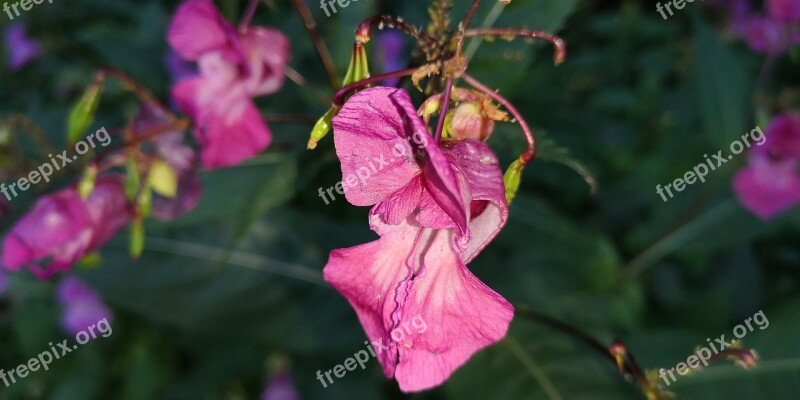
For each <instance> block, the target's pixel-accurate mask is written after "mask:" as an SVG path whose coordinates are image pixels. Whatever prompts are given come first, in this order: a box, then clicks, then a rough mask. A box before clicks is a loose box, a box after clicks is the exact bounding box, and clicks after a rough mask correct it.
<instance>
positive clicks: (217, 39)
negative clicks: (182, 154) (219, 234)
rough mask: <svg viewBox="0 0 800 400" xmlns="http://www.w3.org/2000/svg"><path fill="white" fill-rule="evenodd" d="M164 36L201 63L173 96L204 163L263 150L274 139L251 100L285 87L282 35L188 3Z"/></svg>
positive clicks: (207, 4) (195, 0)
mask: <svg viewBox="0 0 800 400" xmlns="http://www.w3.org/2000/svg"><path fill="white" fill-rule="evenodd" d="M167 38H168V41H169V43H170V45H171V46H172V49H173V50H174V51H175V52H176V53H177V54H178V55H179V56H181V57H182V58H183V59H184V60H188V61H195V62H197V63H198V65H199V71H200V74H199V75H197V76H194V77H191V78H187V79H184V80H182V81H181V82H180V83H178V84H177V85H175V86H174V87H173V89H172V96H173V97H174V99H175V101H176V102H177V103H178V105H179V106H180V107H181V108H182V109H183V110H184V111H185V112H186V113H188V114H189V116H190V117H192V119H193V120H194V123H195V130H194V134H195V137H196V138H197V140H198V142H199V143H200V145H201V146H202V153H201V159H202V162H203V165H204V166H205V167H206V168H208V169H213V168H219V167H226V166H231V165H235V164H238V163H239V162H241V161H243V160H245V159H247V158H250V157H252V156H254V155H256V154H258V153H259V152H261V151H262V150H264V149H265V148H266V147H267V146H268V145H269V143H270V141H271V139H272V135H271V133H270V131H269V128H268V127H267V125H266V123H265V122H264V119H263V118H262V116H261V114H260V112H259V111H258V109H257V108H256V106H255V104H254V103H253V100H252V98H253V97H255V96H261V95H266V94H271V93H275V92H277V91H278V90H279V89H280V88H281V86H282V85H283V80H284V70H285V68H286V63H287V61H288V58H289V41H288V39H287V38H286V36H284V35H283V34H282V33H281V32H279V31H277V30H274V29H268V28H261V27H242V28H239V30H237V29H236V28H235V27H234V26H233V25H231V24H230V23H229V22H227V21H225V19H224V18H223V17H222V15H221V14H220V13H219V11H218V10H217V8H216V7H215V6H214V3H213V2H212V1H211V0H188V1H186V2H184V3H183V4H182V5H181V6H180V7H179V8H178V11H177V12H176V13H175V16H174V18H173V20H172V23H171V25H170V27H169V32H168V34H167Z"/></svg>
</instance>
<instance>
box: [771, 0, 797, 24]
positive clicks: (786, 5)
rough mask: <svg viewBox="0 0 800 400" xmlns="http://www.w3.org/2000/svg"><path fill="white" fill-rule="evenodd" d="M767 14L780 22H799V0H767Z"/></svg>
mask: <svg viewBox="0 0 800 400" xmlns="http://www.w3.org/2000/svg"><path fill="white" fill-rule="evenodd" d="M767 11H768V12H769V15H770V16H771V17H772V18H774V19H775V20H777V21H781V22H788V23H794V22H800V0H767Z"/></svg>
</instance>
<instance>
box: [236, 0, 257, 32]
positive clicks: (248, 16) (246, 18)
mask: <svg viewBox="0 0 800 400" xmlns="http://www.w3.org/2000/svg"><path fill="white" fill-rule="evenodd" d="M259 3H260V2H259V1H258V0H250V3H248V4H247V8H246V9H245V11H244V14H242V18H241V20H240V22H239V27H240V28H246V27H248V26H250V21H252V20H253V16H254V15H255V14H256V9H257V8H258V4H259Z"/></svg>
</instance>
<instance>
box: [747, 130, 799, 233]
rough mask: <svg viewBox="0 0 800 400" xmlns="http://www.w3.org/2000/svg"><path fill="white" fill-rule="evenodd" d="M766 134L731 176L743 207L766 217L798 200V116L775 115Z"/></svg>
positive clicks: (775, 213)
mask: <svg viewBox="0 0 800 400" xmlns="http://www.w3.org/2000/svg"><path fill="white" fill-rule="evenodd" d="M765 136H766V142H764V144H763V145H762V146H759V147H756V148H754V149H753V150H752V151H751V152H750V155H749V165H748V166H747V167H745V168H743V169H742V170H740V171H739V172H738V173H736V175H735V176H734V178H733V189H734V192H735V193H736V196H737V197H738V198H739V201H740V202H741V203H742V205H743V206H744V207H745V208H747V209H748V210H750V211H751V212H753V213H754V214H756V215H757V216H759V217H760V218H762V219H764V220H768V219H771V218H773V217H775V216H776V215H778V214H780V213H782V212H784V211H786V210H788V209H790V208H792V207H793V206H795V205H796V204H798V203H800V175H798V168H800V116H798V115H793V114H786V115H782V116H780V117H777V118H775V120H774V121H773V122H772V124H771V125H770V127H769V129H767V131H766V132H765Z"/></svg>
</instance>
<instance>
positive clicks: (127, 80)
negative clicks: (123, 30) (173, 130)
mask: <svg viewBox="0 0 800 400" xmlns="http://www.w3.org/2000/svg"><path fill="white" fill-rule="evenodd" d="M98 72H99V73H100V74H104V75H108V76H111V77H113V78H114V79H116V80H118V81H120V82H121V83H122V84H123V86H127V87H128V89H130V90H131V91H132V92H133V93H134V94H135V95H136V96H138V97H139V99H140V100H142V101H143V102H144V103H149V104H152V105H154V106H156V107H158V108H159V109H160V110H161V111H162V112H163V113H164V114H166V115H168V116H169V117H170V118H173V119H174V118H175V115H174V114H173V113H172V111H171V110H170V109H169V107H167V106H166V105H164V103H162V102H161V101H160V100H159V99H158V98H157V97H156V96H154V95H153V93H152V92H150V89H147V88H146V87H144V86H142V85H141V84H139V82H136V81H135V80H134V79H133V78H131V77H130V76H128V75H127V74H125V73H124V72H122V71H119V70H116V69H113V68H103V69H100V70H99V71H98Z"/></svg>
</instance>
